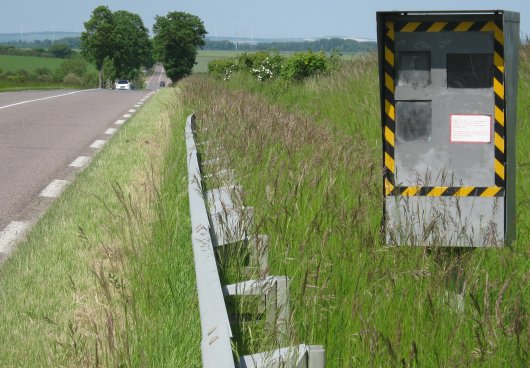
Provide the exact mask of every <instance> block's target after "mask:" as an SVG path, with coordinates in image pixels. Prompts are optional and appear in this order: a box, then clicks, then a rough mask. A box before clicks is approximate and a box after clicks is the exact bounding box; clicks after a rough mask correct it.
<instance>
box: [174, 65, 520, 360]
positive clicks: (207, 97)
mask: <svg viewBox="0 0 530 368" xmlns="http://www.w3.org/2000/svg"><path fill="white" fill-rule="evenodd" d="M376 70H377V66H376V61H375V58H374V57H373V56H369V57H363V58H357V59H354V60H352V61H351V62H348V63H346V64H345V65H344V67H343V68H342V69H341V70H339V71H338V72H336V73H335V74H332V75H329V76H323V77H319V78H315V79H312V80H309V81H307V82H306V83H305V84H301V85H295V86H284V85H278V84H261V85H257V84H255V83H254V82H250V81H249V80H246V79H244V77H241V76H240V77H239V79H238V78H235V79H232V80H231V82H230V84H229V86H230V87H231V90H229V89H227V88H225V86H223V85H221V84H219V83H216V82H213V81H210V80H208V79H206V78H201V77H197V76H196V77H194V78H192V79H189V80H188V82H186V83H185V85H184V86H183V90H184V100H185V101H186V104H187V106H189V107H190V108H193V109H194V110H195V112H196V115H197V122H198V127H199V136H200V139H201V140H204V141H210V142H211V141H216V142H218V144H219V146H220V147H222V148H221V149H219V150H215V151H213V150H212V151H208V149H206V150H205V152H204V155H205V157H204V158H205V159H212V158H214V157H215V156H218V157H221V159H222V161H223V163H224V166H226V167H229V168H232V169H234V171H235V173H236V176H237V179H238V181H239V183H241V184H242V186H243V188H244V190H245V202H246V204H247V205H251V206H254V207H255V208H256V221H257V225H256V227H257V231H258V232H259V233H264V234H269V235H270V237H271V241H270V245H269V247H270V266H271V274H282V275H288V276H289V277H291V288H290V293H291V306H292V309H293V325H294V327H295V331H296V336H295V339H296V340H297V341H303V342H306V343H312V344H323V345H324V346H325V348H326V351H327V357H328V362H329V366H330V367H343V366H344V367H353V366H359V367H363V366H397V365H399V366H481V365H483V366H527V364H528V361H529V357H528V354H529V349H528V346H529V344H528V339H529V336H530V326H529V319H528V306H529V305H528V304H529V300H530V298H529V296H530V295H529V288H528V286H527V285H528V281H529V278H530V274H529V272H528V270H529V261H528V255H529V254H528V244H529V242H528V239H529V235H530V233H529V230H530V220H529V218H530V216H529V215H530V213H529V210H528V206H526V205H525V203H526V202H527V201H528V196H527V189H525V188H528V184H529V183H526V179H525V178H524V177H522V178H519V179H521V180H519V184H518V193H517V194H518V202H519V208H518V240H517V242H516V243H515V244H514V245H513V246H512V247H508V248H503V249H476V250H473V251H458V250H444V249H425V248H412V247H388V246H385V245H384V244H382V242H381V240H380V239H381V236H380V221H381V213H382V200H383V198H382V195H381V193H382V188H381V181H382V180H381V175H382V173H381V155H380V150H381V142H380V138H379V137H380V125H379V124H380V123H379V108H378V106H379V105H378V92H377V91H378V84H377V73H376ZM529 82H530V75H529V74H528V72H527V70H526V69H525V67H523V68H522V73H521V92H520V98H521V100H520V101H524V99H525V98H528V94H529V93H530V89H529V88H530V85H529ZM244 89H248V90H251V92H244V91H243V90H244ZM252 92H254V93H252ZM256 92H257V93H258V94H256ZM520 108H521V110H522V111H521V114H520V116H519V118H520V120H519V122H520V124H519V127H518V129H519V131H518V135H519V136H525V135H527V134H529V133H530V132H529V129H530V128H529V127H528V120H529V119H528V109H527V108H526V106H524V104H523V103H522V102H521V103H520ZM521 143H522V144H520V145H519V146H518V159H519V167H520V168H524V170H526V171H528V167H529V165H530V159H529V157H530V151H529V150H530V147H529V146H528V143H527V142H521ZM519 173H521V171H519ZM520 176H523V175H520ZM525 184H526V185H525Z"/></svg>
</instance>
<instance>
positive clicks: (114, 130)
mask: <svg viewBox="0 0 530 368" xmlns="http://www.w3.org/2000/svg"><path fill="white" fill-rule="evenodd" d="M117 130H118V129H116V128H109V129H107V130H105V134H109V135H110V134H114V133H116V131H117Z"/></svg>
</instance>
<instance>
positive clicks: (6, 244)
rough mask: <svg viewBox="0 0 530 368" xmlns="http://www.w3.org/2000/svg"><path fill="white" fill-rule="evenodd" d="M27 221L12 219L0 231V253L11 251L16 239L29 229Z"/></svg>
mask: <svg viewBox="0 0 530 368" xmlns="http://www.w3.org/2000/svg"><path fill="white" fill-rule="evenodd" d="M29 226H30V225H29V223H27V222H22V221H13V222H11V223H10V224H9V225H7V226H6V228H5V229H4V230H2V232H0V253H6V254H8V253H11V251H12V250H13V248H14V246H15V244H16V243H17V241H19V240H20V238H22V237H23V236H24V235H25V234H26V232H27V231H28V229H29Z"/></svg>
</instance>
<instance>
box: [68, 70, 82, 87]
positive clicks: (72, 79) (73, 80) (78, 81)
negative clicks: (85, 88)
mask: <svg viewBox="0 0 530 368" xmlns="http://www.w3.org/2000/svg"><path fill="white" fill-rule="evenodd" d="M63 83H66V84H72V85H76V86H80V85H82V84H83V79H82V78H81V77H80V76H78V75H77V74H75V73H69V74H67V75H66V76H65V77H64V78H63Z"/></svg>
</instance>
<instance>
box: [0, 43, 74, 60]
mask: <svg viewBox="0 0 530 368" xmlns="http://www.w3.org/2000/svg"><path fill="white" fill-rule="evenodd" d="M0 54H1V55H17V56H40V57H56V58H61V59H68V58H70V57H72V56H74V54H75V52H74V50H72V49H71V48H70V46H68V45H67V44H64V43H56V44H53V45H50V46H49V47H48V48H46V49H45V48H40V47H39V48H27V49H21V48H16V47H15V46H12V45H0Z"/></svg>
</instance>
